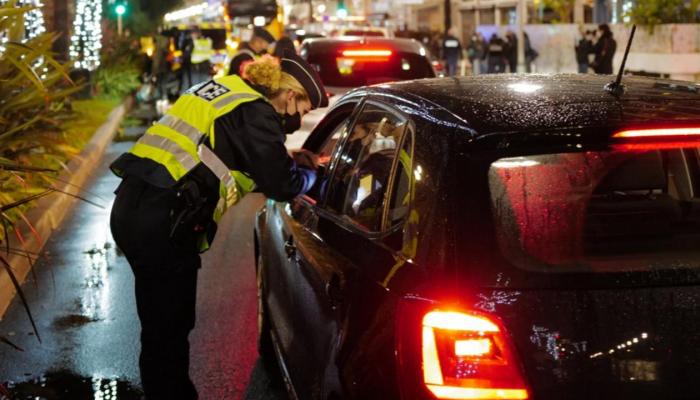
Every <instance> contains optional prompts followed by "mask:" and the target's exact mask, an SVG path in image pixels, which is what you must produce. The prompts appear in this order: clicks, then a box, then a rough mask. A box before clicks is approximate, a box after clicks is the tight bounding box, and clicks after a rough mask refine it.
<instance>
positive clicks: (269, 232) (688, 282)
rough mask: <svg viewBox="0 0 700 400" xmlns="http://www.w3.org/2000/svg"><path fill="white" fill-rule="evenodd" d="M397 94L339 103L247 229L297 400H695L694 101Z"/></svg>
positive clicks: (699, 374)
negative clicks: (285, 197) (299, 183)
mask: <svg viewBox="0 0 700 400" xmlns="http://www.w3.org/2000/svg"><path fill="white" fill-rule="evenodd" d="M609 80H610V77H606V76H594V75H555V76H539V75H530V76H517V75H516V76H505V75H501V76H481V77H478V78H450V79H435V80H420V81H411V82H403V83H401V82H399V83H391V84H386V85H379V86H373V87H368V88H362V89H359V90H355V91H352V92H350V93H348V94H347V95H345V96H343V97H342V98H341V99H339V100H338V101H337V102H336V104H335V106H333V108H332V109H331V110H330V111H329V112H328V113H327V115H326V116H325V118H323V120H322V121H321V122H320V123H319V124H318V126H317V127H316V128H315V129H314V130H313V132H312V134H311V136H310V137H309V139H308V140H307V141H306V143H305V145H304V147H305V148H306V149H308V150H310V151H313V152H315V153H316V154H318V156H319V159H320V160H321V161H322V163H323V167H322V169H321V173H320V177H319V179H318V181H317V185H316V186H315V187H314V189H313V190H312V191H311V192H309V193H308V194H307V195H305V196H300V197H298V198H296V199H295V200H293V201H292V202H289V203H278V202H274V201H268V202H267V203H266V205H265V206H264V208H263V209H262V210H261V211H260V212H259V214H258V217H257V221H256V225H255V251H256V259H257V260H258V263H257V274H258V290H259V299H260V307H259V312H260V314H259V317H260V318H259V322H260V335H261V336H260V353H261V355H262V357H263V359H266V360H268V361H270V360H275V359H277V360H279V361H280V364H281V365H282V366H283V368H282V370H283V371H284V374H285V375H286V376H287V378H288V379H289V382H291V385H290V386H289V390H290V391H291V392H293V397H292V398H300V399H363V400H371V399H380V400H392V399H402V400H423V399H425V400H435V399H581V400H583V399H697V398H700V386H698V385H697V384H696V382H698V380H700V369H698V368H697V365H698V364H700V333H699V332H700V307H698V306H697V305H698V304H699V303H700V251H699V249H700V246H699V244H700V86H698V85H697V84H693V83H686V82H677V81H667V80H654V79H650V78H639V77H629V78H625V79H624V81H623V83H624V84H625V85H626V87H625V91H624V93H623V94H621V95H619V96H617V95H613V94H611V93H609V92H607V91H605V90H604V89H603V87H604V85H605V84H606V83H608V81H609Z"/></svg>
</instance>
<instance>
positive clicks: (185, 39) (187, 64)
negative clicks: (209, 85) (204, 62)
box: [177, 31, 195, 92]
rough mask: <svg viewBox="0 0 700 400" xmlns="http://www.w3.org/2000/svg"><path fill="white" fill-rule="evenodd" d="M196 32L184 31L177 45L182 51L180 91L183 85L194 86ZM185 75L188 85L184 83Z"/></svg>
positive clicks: (186, 86)
mask: <svg viewBox="0 0 700 400" xmlns="http://www.w3.org/2000/svg"><path fill="white" fill-rule="evenodd" d="M194 35H195V33H194V32H191V33H190V32H189V31H182V32H180V37H179V38H178V45H177V47H178V48H179V49H180V51H182V63H181V64H180V82H179V84H178V89H177V91H178V92H182V88H183V86H184V87H185V88H188V87H190V86H192V53H193V51H194ZM185 77H187V85H184V82H185Z"/></svg>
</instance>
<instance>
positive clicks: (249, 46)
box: [228, 26, 275, 75]
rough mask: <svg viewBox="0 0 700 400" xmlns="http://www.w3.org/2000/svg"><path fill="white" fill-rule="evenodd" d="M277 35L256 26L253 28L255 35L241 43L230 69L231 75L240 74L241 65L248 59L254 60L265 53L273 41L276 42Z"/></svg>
mask: <svg viewBox="0 0 700 400" xmlns="http://www.w3.org/2000/svg"><path fill="white" fill-rule="evenodd" d="M274 41H275V37H274V36H272V34H271V33H270V32H268V31H267V30H265V29H264V28H261V27H259V26H256V27H255V28H254V29H253V36H252V37H251V38H250V40H249V41H247V42H243V43H241V47H239V49H238V53H236V55H235V56H234V57H233V59H232V60H231V64H230V66H229V69H228V73H229V74H230V75H240V73H241V66H242V65H243V63H245V62H247V61H253V60H255V59H256V58H258V57H260V56H261V55H263V54H265V52H266V51H267V48H268V47H270V44H271V43H274Z"/></svg>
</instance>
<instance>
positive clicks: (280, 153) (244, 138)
mask: <svg viewBox="0 0 700 400" xmlns="http://www.w3.org/2000/svg"><path fill="white" fill-rule="evenodd" d="M231 114H232V115H231V116H224V117H221V118H219V119H217V121H216V126H215V131H216V139H215V143H216V148H217V150H216V151H217V154H219V150H218V148H219V147H220V146H224V147H226V145H225V144H224V143H225V142H228V143H229V144H230V146H231V148H232V153H231V155H232V157H235V158H236V161H232V162H233V163H235V165H237V166H238V168H241V169H243V170H244V171H245V172H247V173H249V174H250V176H251V178H253V180H254V181H255V183H256V184H257V186H258V189H259V190H260V191H262V192H263V193H264V194H265V195H266V196H267V197H270V198H272V199H275V200H279V201H287V200H291V199H292V198H294V197H295V196H297V195H299V194H302V193H306V192H307V191H308V190H309V189H311V187H312V186H313V184H314V181H315V179H316V173H315V171H312V170H309V169H305V168H301V167H298V166H297V165H296V164H295V163H294V161H293V160H292V158H291V157H290V156H289V154H288V153H287V149H286V147H285V146H284V140H285V135H284V133H283V132H282V125H281V121H280V118H279V116H278V115H277V114H276V112H275V111H274V109H273V108H272V107H271V106H270V105H269V104H265V103H262V102H257V101H256V102H253V103H248V104H244V105H242V106H240V107H239V108H238V109H236V110H235V111H233V112H232V113H231ZM224 131H225V133H224ZM220 139H222V140H220ZM226 158H227V157H224V158H223V160H224V162H227V160H226Z"/></svg>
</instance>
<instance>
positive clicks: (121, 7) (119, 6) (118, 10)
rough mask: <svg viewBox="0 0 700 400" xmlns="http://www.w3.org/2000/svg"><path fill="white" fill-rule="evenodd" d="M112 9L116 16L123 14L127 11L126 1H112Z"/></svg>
mask: <svg viewBox="0 0 700 400" xmlns="http://www.w3.org/2000/svg"><path fill="white" fill-rule="evenodd" d="M113 10H114V13H115V14H116V15H117V16H119V17H121V16H124V14H126V12H127V11H128V3H127V2H126V1H123V0H122V1H117V2H115V3H114V8H113Z"/></svg>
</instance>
